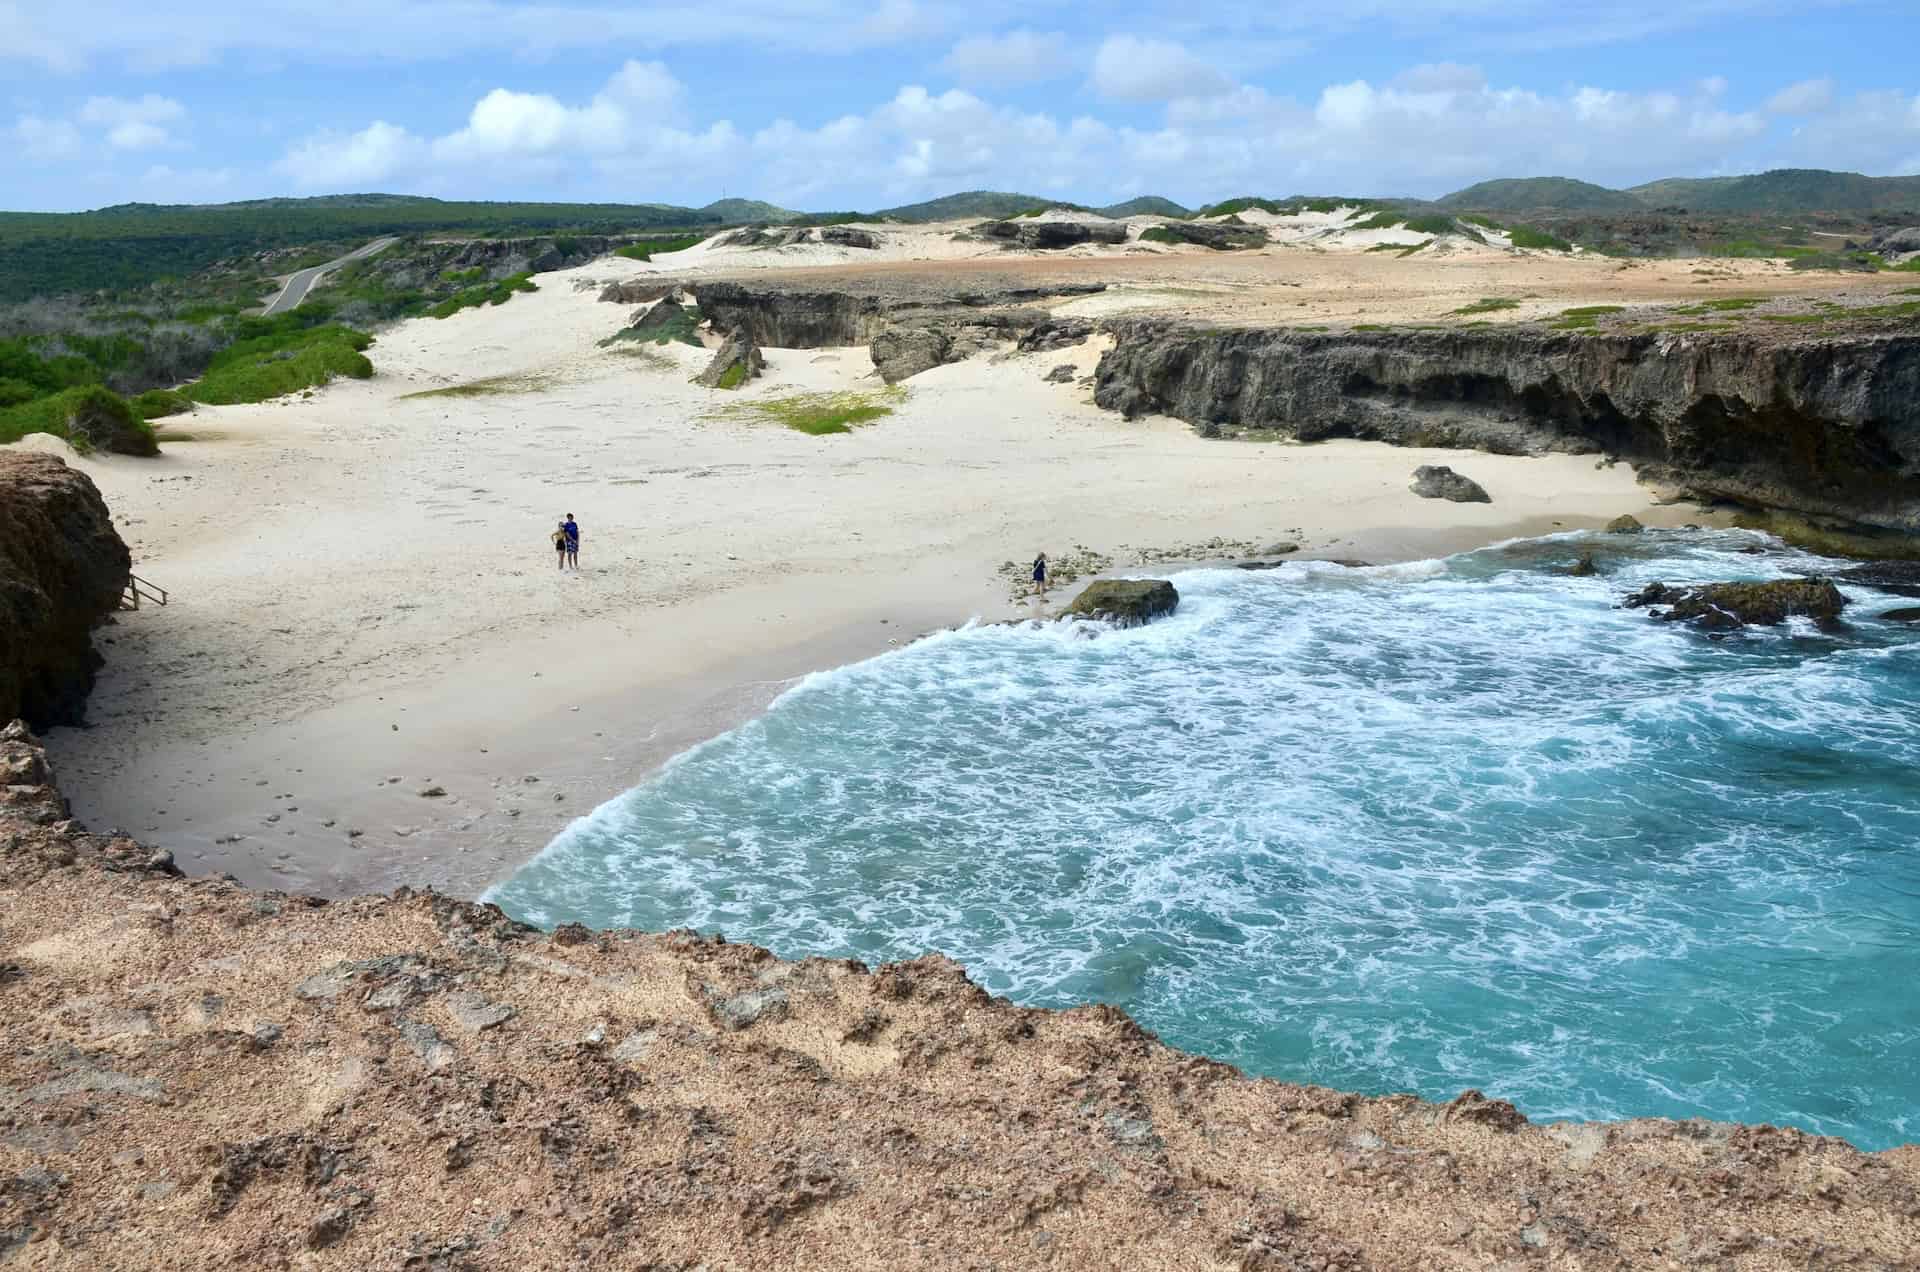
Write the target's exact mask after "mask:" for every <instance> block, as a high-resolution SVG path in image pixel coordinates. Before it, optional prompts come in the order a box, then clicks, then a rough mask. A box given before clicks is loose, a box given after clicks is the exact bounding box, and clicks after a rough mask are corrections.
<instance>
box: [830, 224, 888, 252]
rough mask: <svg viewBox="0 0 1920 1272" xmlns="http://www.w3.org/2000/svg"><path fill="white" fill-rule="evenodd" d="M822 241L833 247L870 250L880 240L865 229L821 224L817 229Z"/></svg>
mask: <svg viewBox="0 0 1920 1272" xmlns="http://www.w3.org/2000/svg"><path fill="white" fill-rule="evenodd" d="M819 238H820V241H821V242H822V243H826V244H828V245H830V246H833V247H853V248H859V249H861V250H863V251H872V250H874V249H875V248H877V247H879V246H880V240H879V238H878V237H876V236H875V235H873V234H870V233H868V232H867V231H866V230H856V229H852V228H850V227H848V226H845V225H823V226H821V227H820V230H819Z"/></svg>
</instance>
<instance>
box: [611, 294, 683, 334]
mask: <svg viewBox="0 0 1920 1272" xmlns="http://www.w3.org/2000/svg"><path fill="white" fill-rule="evenodd" d="M692 312H693V311H691V310H689V309H688V308H687V307H686V306H685V305H683V304H681V303H680V302H679V301H677V300H675V299H674V298H673V297H671V296H666V297H662V298H661V299H660V300H658V301H656V302H655V303H654V304H653V305H652V306H651V307H650V308H647V309H643V310H641V311H640V312H639V313H637V314H635V315H634V318H633V321H632V322H630V323H628V324H627V330H628V331H631V332H635V333H637V334H641V335H644V334H646V333H647V332H654V331H659V330H660V329H661V328H662V327H667V326H671V325H673V324H675V323H678V322H680V321H681V320H683V319H685V318H687V317H688V316H689V315H690V314H691V313H692Z"/></svg>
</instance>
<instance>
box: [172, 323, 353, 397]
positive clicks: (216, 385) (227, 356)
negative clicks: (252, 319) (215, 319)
mask: <svg viewBox="0 0 1920 1272" xmlns="http://www.w3.org/2000/svg"><path fill="white" fill-rule="evenodd" d="M372 343H373V337H371V336H369V335H367V334H366V333H365V332H362V331H355V330H353V329H352V328H351V327H338V326H326V327H314V328H310V329H309V330H306V331H302V332H298V333H295V334H292V335H269V336H261V337H258V338H256V339H253V340H244V341H241V342H240V343H238V344H235V345H233V346H231V347H230V348H228V349H226V350H224V351H222V352H221V353H220V355H219V356H218V357H216V358H214V360H213V365H212V366H211V367H209V368H208V369H207V373H206V374H205V375H203V376H201V377H200V378H199V379H198V380H196V381H194V382H193V383H192V384H189V385H187V386H186V387H185V388H184V389H182V390H181V392H182V393H184V394H185V395H186V396H187V397H189V398H191V399H193V400H194V401H196V402H206V403H209V404H212V405H216V406H226V405H231V404H233V403H237V402H265V401H267V400H268V399H269V398H277V397H281V396H283V395H285V394H288V393H297V392H298V391H300V390H301V389H311V388H315V387H318V386H319V385H323V384H325V383H327V382H328V381H329V380H332V379H333V378H334V377H335V376H347V377H349V378H351V379H355V380H365V379H368V378H370V377H371V376H372V375H373V363H372V362H370V361H368V360H367V356H366V354H365V353H364V352H362V351H363V350H364V349H366V348H367V347H368V346H369V345H371V344H372Z"/></svg>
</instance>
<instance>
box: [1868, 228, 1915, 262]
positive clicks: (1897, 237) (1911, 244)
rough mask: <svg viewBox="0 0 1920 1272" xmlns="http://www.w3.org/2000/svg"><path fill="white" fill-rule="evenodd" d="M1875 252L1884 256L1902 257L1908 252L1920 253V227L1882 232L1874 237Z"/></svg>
mask: <svg viewBox="0 0 1920 1272" xmlns="http://www.w3.org/2000/svg"><path fill="white" fill-rule="evenodd" d="M1872 246H1873V250H1874V251H1876V252H1878V253H1880V254H1881V255H1882V256H1902V255H1905V254H1906V253H1908V252H1920V225H1909V226H1906V227H1905V228H1904V229H1898V230H1881V231H1880V232H1879V233H1878V234H1876V235H1874V236H1873V244H1872Z"/></svg>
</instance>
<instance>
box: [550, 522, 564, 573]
mask: <svg viewBox="0 0 1920 1272" xmlns="http://www.w3.org/2000/svg"><path fill="white" fill-rule="evenodd" d="M553 547H554V552H555V554H556V555H555V559H556V560H558V561H559V563H560V568H561V569H563V570H564V569H566V568H567V523H566V522H564V521H562V522H560V523H558V524H557V525H555V526H554V530H553Z"/></svg>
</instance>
